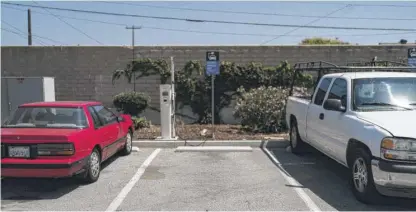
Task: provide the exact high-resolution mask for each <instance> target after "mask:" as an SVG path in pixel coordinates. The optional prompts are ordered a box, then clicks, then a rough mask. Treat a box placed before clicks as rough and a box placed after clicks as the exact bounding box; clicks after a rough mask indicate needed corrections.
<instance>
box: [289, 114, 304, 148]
mask: <svg viewBox="0 0 416 212" xmlns="http://www.w3.org/2000/svg"><path fill="white" fill-rule="evenodd" d="M289 136H290V148H291V150H292V153H294V154H300V153H302V152H303V150H304V146H305V143H304V142H303V140H302V139H301V138H300V136H299V130H298V123H297V121H296V120H293V121H292V124H291V127H290V133H289Z"/></svg>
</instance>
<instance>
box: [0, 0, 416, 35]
mask: <svg viewBox="0 0 416 212" xmlns="http://www.w3.org/2000/svg"><path fill="white" fill-rule="evenodd" d="M2 4H8V5H16V6H23V7H37V8H45V9H46V8H47V9H52V10H61V11H71V12H80V13H89V14H100V15H112V16H124V17H138V18H149V19H159V20H173V21H188V22H195V23H217V24H237V25H252V26H269V27H303V28H314V29H347V30H372V31H407V32H416V29H404V28H370V27H337V26H302V25H295V24H271V23H255V22H238V21H219V20H204V19H188V18H177V17H167V16H147V15H136V14H126V13H114V12H102V11H92V10H79V9H68V8H58V7H46V6H36V5H25V4H18V3H10V2H2Z"/></svg>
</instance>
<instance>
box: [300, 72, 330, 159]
mask: <svg viewBox="0 0 416 212" xmlns="http://www.w3.org/2000/svg"><path fill="white" fill-rule="evenodd" d="M331 82H332V78H330V77H325V78H322V80H321V83H319V86H318V87H317V89H316V92H315V97H314V99H313V101H312V102H311V104H310V105H309V107H308V114H307V116H306V124H307V127H306V133H307V134H306V136H307V138H308V141H309V142H310V143H311V145H313V146H314V147H315V148H317V149H319V150H321V151H326V146H325V144H324V143H323V140H324V135H323V134H322V128H323V127H325V126H324V124H323V122H322V118H323V115H322V114H323V113H324V108H323V107H322V106H323V103H324V100H325V97H326V95H327V91H328V89H329V86H330V84H331Z"/></svg>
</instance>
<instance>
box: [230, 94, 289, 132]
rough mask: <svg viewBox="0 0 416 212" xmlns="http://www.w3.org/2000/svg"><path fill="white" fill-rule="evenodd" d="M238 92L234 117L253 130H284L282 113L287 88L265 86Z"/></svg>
mask: <svg viewBox="0 0 416 212" xmlns="http://www.w3.org/2000/svg"><path fill="white" fill-rule="evenodd" d="M238 92H239V93H240V96H239V98H238V99H237V104H236V107H235V111H234V117H236V118H240V119H241V124H242V125H243V126H244V127H246V128H248V129H249V130H251V131H254V132H278V131H283V130H284V122H283V119H284V117H283V114H284V109H285V100H286V98H287V95H288V90H287V89H284V88H281V87H271V86H269V87H265V86H261V87H259V88H255V89H251V90H250V91H246V90H245V89H244V88H240V89H238Z"/></svg>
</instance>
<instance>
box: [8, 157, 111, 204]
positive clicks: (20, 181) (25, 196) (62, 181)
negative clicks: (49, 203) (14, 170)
mask: <svg viewBox="0 0 416 212" xmlns="http://www.w3.org/2000/svg"><path fill="white" fill-rule="evenodd" d="M118 157H119V156H118V154H116V155H114V156H113V157H111V158H109V159H108V160H107V161H105V162H103V163H102V164H101V170H102V172H103V171H104V170H105V168H107V167H108V165H110V164H111V163H112V162H113V161H115V160H116V159H117V158H118ZM83 185H84V184H83V182H82V181H81V180H79V179H76V178H75V177H67V178H52V179H47V178H4V179H2V180H1V200H2V205H5V204H6V205H7V204H9V203H13V204H14V203H23V202H29V201H36V200H43V199H58V198H60V197H61V196H64V195H65V194H68V193H70V192H71V191H73V190H75V189H76V188H78V187H80V186H83ZM2 208H3V206H2Z"/></svg>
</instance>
